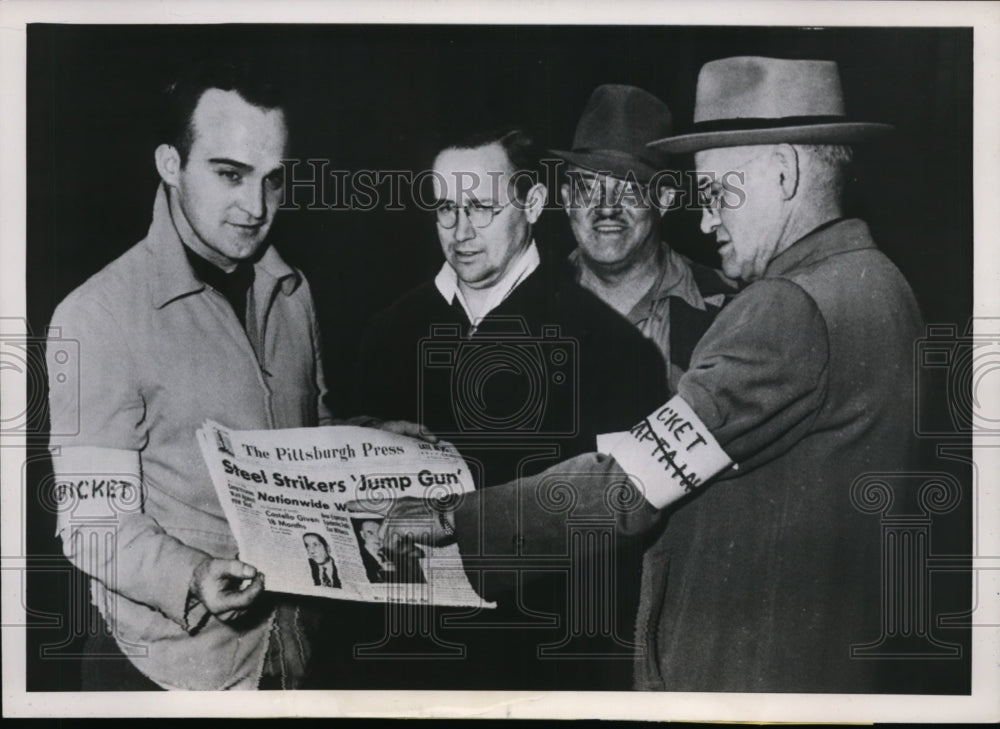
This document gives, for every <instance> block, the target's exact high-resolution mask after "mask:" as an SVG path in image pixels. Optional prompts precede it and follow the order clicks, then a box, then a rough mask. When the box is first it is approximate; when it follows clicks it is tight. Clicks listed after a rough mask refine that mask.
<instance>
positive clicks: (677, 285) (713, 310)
mask: <svg viewBox="0 0 1000 729" xmlns="http://www.w3.org/2000/svg"><path fill="white" fill-rule="evenodd" d="M672 128H673V125H672V116H671V113H670V109H668V108H667V105H666V104H664V103H663V102H662V101H660V99H658V98H656V97H655V96H653V95H652V94H650V93H649V92H647V91H644V90H643V89H640V88H637V87H635V86H624V85H618V84H605V85H603V86H598V87H597V88H596V89H595V90H594V92H593V93H592V94H591V96H590V100H589V101H588V102H587V106H586V108H585V109H584V111H583V114H582V115H581V116H580V121H579V123H578V124H577V127H576V132H575V134H574V137H573V148H572V149H571V150H569V151H561V150H551V151H552V154H554V155H556V156H557V157H559V158H561V159H563V160H565V161H567V162H568V163H569V164H568V166H567V169H566V173H565V182H564V183H563V184H562V185H561V186H560V189H559V197H560V202H561V203H562V205H563V208H564V210H565V211H566V215H567V216H568V218H569V225H570V229H571V230H572V232H573V237H574V238H575V239H576V244H577V248H576V249H575V250H574V251H573V253H572V254H571V255H570V259H569V260H570V265H571V266H572V267H573V270H574V272H575V275H576V278H577V281H578V282H579V283H580V285H581V286H583V287H584V288H586V289H588V290H589V291H592V292H593V293H594V294H596V295H597V296H598V297H599V298H600V299H601V300H602V301H604V303H606V304H608V306H610V307H612V308H613V309H614V310H615V311H617V312H618V313H619V314H621V315H622V316H624V317H626V318H627V319H628V320H629V321H630V322H632V324H633V325H634V326H635V327H636V328H638V329H639V331H641V332H642V333H643V334H644V335H645V336H647V337H649V338H650V339H652V340H653V342H655V343H656V346H657V347H658V348H659V350H660V353H661V354H662V355H663V358H664V361H665V362H666V364H667V377H668V379H669V382H670V386H671V389H672V390H673V389H675V388H676V385H677V381H678V380H679V379H680V376H681V375H682V374H684V372H685V371H686V370H687V368H688V365H689V364H690V360H691V353H692V351H693V350H694V346H695V345H696V344H697V343H698V340H699V339H701V336H702V335H703V334H704V333H705V331H707V329H708V327H709V326H710V325H711V323H712V321H713V320H714V319H715V316H716V314H717V313H718V312H719V309H720V308H721V306H722V305H723V304H724V303H725V298H726V295H727V294H732V293H735V286H734V284H733V283H732V282H730V281H728V279H725V278H724V277H722V276H720V275H719V273H718V272H716V271H714V270H713V269H711V268H708V267H707V266H703V265H700V264H698V263H695V262H694V261H691V260H689V259H688V258H686V257H684V256H682V255H681V254H679V253H677V252H676V251H674V250H672V249H671V248H670V246H669V245H667V243H666V242H665V241H663V240H662V236H661V233H660V227H661V225H660V224H661V220H662V218H663V216H664V214H665V213H666V212H667V210H668V209H669V208H670V207H671V205H672V203H673V201H674V193H675V191H674V189H673V188H672V187H671V186H670V185H671V183H672V184H674V185H676V184H678V182H679V180H678V179H677V176H676V175H673V173H672V172H671V171H670V170H669V169H668V163H669V160H668V159H667V157H666V155H665V154H664V153H662V152H661V151H659V150H656V149H651V148H649V147H647V146H646V144H647V143H649V142H651V141H653V140H656V139H661V138H663V137H666V136H669V135H670V134H671V131H672Z"/></svg>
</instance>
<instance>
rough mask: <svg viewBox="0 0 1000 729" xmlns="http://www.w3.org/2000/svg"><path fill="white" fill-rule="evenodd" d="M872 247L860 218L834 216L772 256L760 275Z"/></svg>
mask: <svg viewBox="0 0 1000 729" xmlns="http://www.w3.org/2000/svg"><path fill="white" fill-rule="evenodd" d="M874 247H875V241H874V240H872V234H871V231H870V230H869V229H868V225H867V224H866V223H865V222H864V221H863V220H858V219H856V218H850V219H847V218H837V219H835V220H830V221H827V222H826V223H823V224H822V225H820V226H819V227H817V228H815V229H813V230H812V231H810V232H809V233H806V234H805V235H804V236H802V237H801V238H799V239H798V240H797V241H796V242H795V243H792V245H790V246H789V247H788V248H786V249H785V250H783V251H782V252H781V253H779V254H778V255H777V256H775V257H774V258H773V259H772V260H771V262H770V263H769V264H768V266H767V269H766V270H765V271H764V276H765V277H767V278H770V277H772V276H782V275H784V274H786V273H788V272H789V271H792V270H794V269H796V268H801V267H802V266H806V265H809V264H812V263H816V262H817V261H821V260H823V259H824V258H828V257H829V256H832V255H836V254H837V253H846V252H847V251H853V250H861V249H863V248H874Z"/></svg>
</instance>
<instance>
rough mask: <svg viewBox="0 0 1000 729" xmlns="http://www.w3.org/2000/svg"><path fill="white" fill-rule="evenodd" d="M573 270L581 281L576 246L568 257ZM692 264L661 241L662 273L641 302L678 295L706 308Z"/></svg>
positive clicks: (581, 266) (575, 278) (697, 307)
mask: <svg viewBox="0 0 1000 729" xmlns="http://www.w3.org/2000/svg"><path fill="white" fill-rule="evenodd" d="M567 260H568V261H569V265H570V268H571V269H572V271H573V276H574V280H575V281H576V282H577V283H580V278H581V276H582V274H583V263H582V262H581V261H580V248H579V247H577V248H574V249H573V252H572V253H570V254H569V257H568V259H567ZM689 270H690V266H689V265H688V261H687V259H685V258H684V257H683V256H682V255H681V254H680V253H677V252H676V251H675V250H674V249H672V248H671V247H670V246H669V245H667V243H666V242H665V241H660V274H659V276H658V277H657V279H656V281H655V282H654V283H653V285H652V287H650V289H649V291H648V292H646V294H645V295H644V296H643V297H642V299H641V300H640V303H642V304H643V305H644V306H645V307H647V308H648V307H649V304H650V303H656V302H658V301H660V300H662V299H665V298H667V297H668V296H676V297H678V298H680V299H682V300H683V301H684V302H685V303H687V304H688V305H689V306H692V307H694V308H695V309H702V310H704V309H705V299H704V298H703V297H702V295H701V292H700V291H699V290H698V286H697V285H696V283H695V281H694V278H693V277H692V276H690V275H688V274H689Z"/></svg>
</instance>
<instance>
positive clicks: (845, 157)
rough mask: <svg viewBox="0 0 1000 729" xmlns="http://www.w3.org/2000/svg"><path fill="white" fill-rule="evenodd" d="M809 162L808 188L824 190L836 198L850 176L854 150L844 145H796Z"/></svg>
mask: <svg viewBox="0 0 1000 729" xmlns="http://www.w3.org/2000/svg"><path fill="white" fill-rule="evenodd" d="M795 146H796V148H797V149H798V150H799V153H800V155H801V154H804V155H805V156H806V157H808V159H809V160H810V162H809V165H808V166H809V172H810V174H809V178H810V183H809V184H810V187H813V188H814V189H817V190H818V189H826V190H827V191H829V192H832V193H834V194H835V195H837V196H838V197H839V196H840V194H841V193H842V192H843V190H844V186H845V185H846V184H847V181H848V180H849V179H850V176H851V168H852V165H853V162H854V149H853V148H852V147H850V146H848V145H844V144H797V145H795Z"/></svg>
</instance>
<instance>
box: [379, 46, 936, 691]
mask: <svg viewBox="0 0 1000 729" xmlns="http://www.w3.org/2000/svg"><path fill="white" fill-rule="evenodd" d="M884 131H886V127H884V126H882V125H877V124H868V123H860V122H854V121H851V120H850V119H848V118H847V117H846V115H845V111H844V106H843V100H842V93H841V87H840V79H839V73H838V70H837V67H836V65H835V64H834V63H832V62H824V61H791V60H776V59H770V58H757V57H741V58H728V59H723V60H719V61H714V62H711V63H708V64H706V65H705V66H704V67H703V69H702V71H701V74H700V76H699V79H698V88H697V100H696V106H695V128H694V129H693V130H692V131H691V133H690V134H684V135H680V136H671V137H667V138H665V139H662V140H659V141H657V142H655V143H654V144H653V147H655V148H661V149H665V150H667V151H670V152H695V153H696V157H695V160H696V163H697V166H698V167H699V168H700V169H701V171H702V172H703V173H704V174H705V175H706V176H708V177H713V178H715V180H716V182H715V184H714V185H713V186H712V187H711V188H710V189H709V190H708V191H707V193H708V194H706V197H705V204H706V210H705V213H704V221H703V225H704V229H705V230H706V232H713V233H715V236H716V240H717V242H718V243H719V244H720V247H721V251H720V252H721V255H722V259H723V263H724V266H725V270H726V271H727V272H728V273H730V274H732V275H738V276H739V277H740V278H742V279H743V280H745V281H747V282H750V285H749V286H747V287H746V288H745V289H744V290H743V291H742V292H741V293H740V294H739V295H738V296H736V297H735V298H734V299H733V301H732V302H731V303H729V304H728V305H727V306H726V308H724V309H723V310H722V312H721V313H720V315H719V316H718V317H717V318H716V320H715V323H714V324H713V325H712V327H711V328H710V329H709V331H708V332H707V333H706V334H705V336H704V337H703V338H702V340H701V342H700V343H699V344H698V347H697V348H696V349H695V352H694V354H693V356H692V360H691V367H690V368H689V369H688V371H687V373H686V374H685V375H684V376H683V377H682V378H681V380H680V382H679V385H678V390H677V395H676V396H674V397H673V398H671V400H670V401H668V402H667V403H666V404H665V405H664V406H663V407H662V408H659V409H658V410H657V411H655V412H654V413H652V414H651V415H650V416H649V417H648V418H647V419H646V420H645V421H643V422H641V423H639V424H638V425H637V426H636V427H634V428H633V429H632V430H631V431H630V432H629V433H627V434H619V435H612V436H608V437H603V438H599V439H598V443H599V447H598V450H600V451H601V452H602V453H605V454H610V456H611V457H610V458H609V457H607V456H603V455H589V456H580V457H578V458H575V459H572V460H570V461H567V462H565V463H564V464H562V466H561V468H556V469H551V470H550V471H548V472H546V473H543V474H541V475H540V476H538V477H536V478H534V479H531V480H527V482H522V483H521V484H520V485H519V486H520V494H519V496H520V498H519V499H518V494H517V493H516V491H517V490H516V488H515V487H514V486H512V485H505V486H502V487H497V488H495V489H493V493H492V494H491V495H492V496H493V497H494V501H493V502H491V503H490V504H489V510H488V513H487V514H486V515H485V518H482V516H481V514H480V510H481V509H480V504H479V503H478V502H477V500H476V499H475V497H472V498H467V499H465V500H464V501H463V502H462V504H461V505H460V506H459V507H458V508H457V509H456V510H454V511H449V512H442V514H441V515H440V519H441V523H442V526H441V528H440V529H437V530H435V532H434V533H433V536H435V537H437V538H439V539H443V538H444V535H445V534H446V533H447V532H452V533H453V534H454V537H455V538H457V540H458V543H459V546H460V548H463V549H464V548H465V545H466V544H469V543H472V542H470V540H474V539H475V538H476V537H477V536H478V534H479V532H480V531H484V532H487V533H489V535H490V536H491V538H497V539H499V538H501V535H503V534H505V533H507V532H510V533H513V532H515V530H516V528H517V527H516V525H517V524H518V523H521V524H526V525H530V526H529V527H528V528H526V529H522V530H521V532H520V534H519V536H520V538H521V540H522V542H523V543H524V544H525V548H526V549H538V548H540V547H539V545H542V544H545V543H547V542H548V541H550V540H552V539H554V538H556V537H555V535H559V534H561V532H562V531H564V530H565V527H566V517H565V512H559V513H556V512H555V510H552V509H547V508H544V503H543V504H542V505H540V506H537V507H532V504H533V503H535V502H536V501H539V499H535V498H532V493H531V490H532V489H535V490H537V491H538V492H539V493H538V495H540V494H542V493H544V492H545V490H546V489H549V488H551V485H552V483H553V482H557V483H561V484H565V483H571V484H574V485H577V486H578V488H577V489H576V492H577V501H576V502H575V504H574V509H575V512H576V513H583V512H584V510H585V509H586V508H587V504H588V500H596V499H597V498H606V499H613V500H614V501H615V502H616V503H618V504H620V505H621V514H622V516H621V519H620V527H621V528H622V529H623V530H625V531H636V530H639V531H642V530H650V531H653V530H655V529H659V528H663V527H664V526H665V531H664V532H663V534H662V537H661V539H660V540H659V542H658V546H657V548H658V549H660V550H661V551H662V559H661V560H659V562H658V563H659V564H660V566H661V569H659V570H657V571H655V572H648V571H647V572H644V573H643V575H642V591H643V602H642V604H641V606H640V614H639V622H638V626H637V632H638V634H639V636H640V637H641V638H643V639H644V644H645V648H646V650H645V653H644V655H643V656H642V657H641V658H640V659H639V661H638V663H637V664H636V672H635V686H636V687H637V688H642V689H658V690H676V691H799V692H830V691H832V692H879V691H882V690H886V689H888V688H893V687H896V688H898V687H899V686H900V684H899V683H898V679H897V678H896V677H895V676H892V673H893V672H898V670H899V669H898V667H892V666H891V665H890V664H887V663H886V662H885V661H880V660H872V659H870V656H871V655H872V653H873V651H872V646H874V645H877V644H878V643H879V640H880V638H881V636H882V634H883V631H882V619H881V618H882V613H881V605H882V600H883V599H891V598H892V597H893V596H892V595H887V594H883V585H882V582H881V579H882V578H881V570H882V535H881V525H880V524H879V522H878V519H876V518H872V516H870V515H869V514H867V513H864V508H865V507H868V508H869V509H870V507H871V505H872V499H875V500H877V497H878V494H877V493H874V494H873V493H872V492H871V489H870V488H868V486H867V484H869V483H871V482H873V481H878V480H879V478H883V477H884V476H885V474H892V473H895V472H900V471H906V470H908V469H912V468H913V467H914V460H913V459H914V450H915V448H914V446H915V442H914V436H913V427H912V417H913V392H914V388H913V355H912V352H913V345H914V341H915V340H916V339H917V337H918V336H919V334H920V331H921V320H920V314H919V312H918V310H917V305H916V302H915V301H914V298H913V294H912V292H911V290H910V287H909V285H908V284H907V283H906V281H905V280H904V279H903V277H902V275H901V274H900V272H899V271H898V270H897V269H896V267H895V266H894V265H893V264H892V263H891V262H890V261H889V259H888V258H886V257H885V256H884V255H883V254H882V253H881V252H879V251H878V249H877V248H876V247H875V244H874V242H873V241H872V238H871V234H870V232H869V230H868V227H867V226H866V225H865V223H864V222H862V221H860V220H856V219H847V218H844V217H842V210H841V203H840V197H841V191H842V188H843V184H844V175H845V165H846V163H847V161H848V160H849V159H850V149H849V147H847V146H846V145H849V144H851V143H854V142H860V141H862V140H865V139H868V138H871V137H873V136H875V135H877V134H879V133H882V132H884ZM727 173H733V174H731V175H730V174H727ZM734 180H736V181H740V184H739V186H737V185H736V184H734ZM595 483H603V484H605V487H606V491H605V494H603V495H602V496H600V497H598V496H595V495H594V494H595V492H599V491H600V489H596V488H594V484H595ZM498 489H506V490H507V491H508V493H510V497H509V500H508V503H507V504H506V507H504V504H501V503H500V502H499V501H498V500H496V499H497V497H498V495H499V494H501V493H504V492H503V491H498ZM876 490H877V489H876ZM519 507H520V511H519ZM419 508H420V507H418V506H417V505H416V504H412V503H411V504H408V505H407V506H406V507H404V508H402V509H401V510H400V511H401V513H403V512H404V511H409V512H410V513H414V512H417V511H418V510H419ZM515 515H519V516H521V519H522V520H521V521H520V522H518V521H517V520H516V519H515V518H514V517H515ZM663 516H666V519H665V524H664V523H663V521H664V520H663V519H662V517H663ZM481 518H482V527H480V519H481ZM436 523H437V522H436V520H435V521H434V522H431V521H428V522H427V524H428V525H431V526H433V525H434V524H436ZM389 528H390V531H391V530H398V522H397V521H396V520H395V519H394V520H392V521H391V523H390V524H389ZM395 538H397V537H396V535H390V539H395ZM910 665H911V666H912V665H913V664H910ZM887 681H888V682H887ZM893 681H896V683H893Z"/></svg>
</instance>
